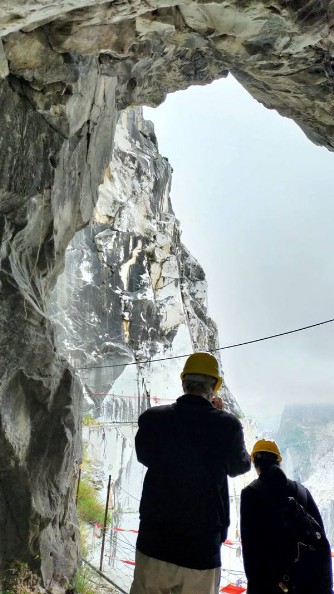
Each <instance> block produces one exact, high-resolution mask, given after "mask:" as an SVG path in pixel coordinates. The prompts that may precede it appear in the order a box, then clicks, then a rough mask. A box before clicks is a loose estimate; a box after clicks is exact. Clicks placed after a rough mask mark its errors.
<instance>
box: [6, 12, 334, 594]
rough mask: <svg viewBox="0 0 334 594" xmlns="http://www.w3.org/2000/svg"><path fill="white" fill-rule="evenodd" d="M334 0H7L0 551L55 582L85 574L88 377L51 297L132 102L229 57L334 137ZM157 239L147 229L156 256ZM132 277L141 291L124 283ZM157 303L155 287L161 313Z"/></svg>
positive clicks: (322, 137)
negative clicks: (80, 500)
mask: <svg viewBox="0 0 334 594" xmlns="http://www.w3.org/2000/svg"><path fill="white" fill-rule="evenodd" d="M333 7H334V3H333V2H332V1H327V2H315V1H312V0H310V1H309V2H299V1H294V0H290V1H289V2H282V1H278V0H272V1H270V2H269V1H268V2H267V1H261V2H260V1H257V0H253V1H252V2H250V1H247V0H234V1H218V0H217V1H216V2H214V1H213V2H206V1H204V0H203V2H201V1H195V0H184V1H183V2H177V1H175V0H164V1H163V0H160V1H159V0H148V1H146V2H143V1H142V0H133V1H131V2H130V1H128V0H115V1H113V2H110V1H109V2H95V1H94V2H93V1H89V0H74V1H71V2H70V1H67V0H64V1H61V2H57V3H54V2H51V0H41V2H39V3H38V4H36V3H35V2H26V1H25V0H13V1H12V2H3V3H2V4H1V7H0V79H1V81H0V234H1V246H0V283H1V293H0V323H1V333H0V374H1V385H0V417H1V429H0V439H1V444H2V448H1V471H2V472H3V473H4V474H3V476H4V477H5V480H4V481H3V483H4V487H3V491H2V492H1V493H2V494H1V497H0V524H1V535H2V541H1V542H2V545H1V549H0V566H1V567H2V566H4V565H6V563H7V562H8V560H9V559H13V558H16V559H19V560H24V561H27V562H28V563H29V564H30V565H32V566H34V567H36V569H37V571H40V573H41V575H42V580H43V583H44V585H46V584H47V585H48V587H49V589H51V590H52V588H53V589H56V587H60V588H64V587H65V586H64V585H62V580H63V577H62V576H65V577H66V578H67V577H71V575H72V573H73V570H74V567H75V565H76V562H77V542H76V529H75V516H74V515H73V506H72V492H73V488H74V480H75V472H76V464H77V462H76V461H77V460H78V459H80V447H81V446H80V431H79V427H80V410H81V406H80V398H81V382H79V381H78V379H77V376H76V374H75V373H74V372H73V370H72V368H71V367H70V365H69V364H68V362H67V361H66V360H65V359H64V358H63V357H62V356H61V355H60V353H59V352H57V350H56V349H55V342H54V335H53V332H54V331H53V326H52V325H51V324H50V321H49V319H48V315H47V313H46V304H47V301H48V297H49V295H50V292H51V291H52V289H54V287H55V285H56V282H57V277H58V275H59V273H60V272H61V271H62V269H63V267H64V255H65V251H66V248H67V247H68V245H69V243H70V241H71V240H72V239H73V237H74V235H75V233H76V232H77V231H80V230H81V233H82V229H84V228H85V227H86V226H87V224H88V223H89V221H90V220H91V218H92V214H93V211H94V208H95V205H96V202H97V198H98V188H99V185H100V183H101V181H102V179H103V175H104V174H105V175H106V176H107V178H108V171H107V168H108V167H109V164H110V162H112V152H113V144H114V134H115V127H116V122H117V120H118V115H119V112H120V111H121V110H123V109H124V108H126V107H128V106H129V105H131V106H135V105H140V104H144V103H145V104H149V105H157V104H159V103H160V102H161V101H162V100H163V99H164V97H165V96H166V94H167V93H168V92H171V91H174V90H176V89H185V88H187V87H188V86H189V85H191V84H206V83H209V82H211V81H212V80H214V79H216V78H219V77H224V76H226V75H227V74H228V72H231V73H232V74H233V75H234V76H235V77H236V78H237V79H238V80H239V81H240V82H241V83H242V84H243V85H244V87H245V88H246V89H247V90H248V91H249V92H250V93H251V94H252V95H253V96H254V97H255V98H256V99H257V100H259V101H261V102H262V103H263V104H264V105H266V106H267V107H269V108H272V109H277V110H278V111H279V113H281V114H282V115H285V116H287V117H291V118H293V119H294V120H295V121H296V122H297V124H298V125H299V126H301V128H302V129H303V130H304V132H305V133H306V134H307V136H308V137H309V138H310V139H311V140H312V141H313V142H315V143H318V144H321V145H323V146H326V147H327V148H329V149H330V150H332V149H333V146H334V125H333V124H334V116H333V92H332V87H333V22H334V19H333ZM126 152H127V151H126V149H125V151H124V153H126ZM105 172H107V173H105ZM138 207H139V204H137V205H136V206H135V207H134V208H135V209H136V208H138ZM109 216H110V214H108V212H105V211H104V210H102V212H101V217H102V218H100V219H96V221H95V222H94V225H96V230H97V235H98V234H99V231H98V226H99V225H101V226H100V227H99V229H100V233H102V236H100V239H99V249H98V252H99V254H100V256H99V258H101V260H99V261H100V262H103V257H104V258H109V259H110V261H111V266H112V257H111V256H107V255H106V254H107V251H106V244H107V243H108V241H109V240H108V239H107V238H106V236H104V235H103V233H104V231H107V234H108V233H109V232H110V231H109V230H108V229H107V228H103V226H104V225H105V223H106V219H105V218H104V217H107V218H108V217H109ZM111 216H113V214H112V215H111ZM122 233H123V235H122V240H124V241H125V243H124V258H125V260H124V261H126V258H127V257H128V256H129V254H130V252H131V253H132V252H133V250H134V249H136V247H138V246H139V243H136V242H137V239H138V241H139V239H140V237H141V233H138V234H137V238H133V239H131V241H130V238H129V237H127V238H126V230H125V229H123V230H122ZM119 237H120V236H119ZM78 240H79V238H78ZM85 241H86V240H85ZM115 241H116V240H115ZM117 241H119V240H117ZM110 242H111V239H110ZM131 242H132V243H131ZM94 243H95V241H94ZM97 243H98V242H97ZM116 248H117V249H118V250H119V251H120V253H121V250H122V248H121V246H120V245H118V246H116ZM147 248H148V246H147V245H146V244H142V246H141V248H140V250H141V252H142V256H143V255H144V254H146V252H147ZM117 249H116V252H117ZM180 249H181V248H180ZM140 250H139V251H138V254H139V253H140ZM153 257H154V258H159V257H160V256H159V254H158V255H157V254H154V255H153ZM180 260H181V261H184V262H187V261H188V256H187V254H186V253H185V254H184V255H183V256H182V258H180ZM156 264H157V267H156V270H158V269H159V266H161V262H160V263H159V262H156ZM136 266H137V269H139V268H138V267H140V266H141V260H140V257H139V256H138V258H136ZM191 266H193V263H192V264H191ZM102 269H103V270H104V271H105V270H107V266H102ZM153 269H154V261H153ZM120 274H121V273H120ZM122 274H123V277H124V279H125V277H126V274H125V269H123V271H122ZM116 276H117V275H116ZM116 276H115V278H116ZM130 276H131V274H130ZM130 276H129V275H128V277H127V278H128V279H129V278H130ZM184 276H185V277H186V276H187V273H185V275H184ZM127 282H128V281H127ZM124 289H125V293H132V292H135V291H134V290H133V289H132V287H130V286H129V285H127V284H126V283H125V285H124ZM126 297H127V299H125V300H124V301H123V303H122V304H121V305H119V308H120V309H119V311H120V314H121V316H122V317H121V320H122V321H121V322H119V324H121V330H122V332H124V331H125V329H126V328H128V332H129V336H128V338H129V341H130V340H131V341H132V340H133V339H134V338H133V334H131V332H132V330H131V324H130V327H129V324H127V322H128V321H130V320H129V319H126V317H124V316H125V314H129V315H132V322H134V320H135V318H136V315H138V308H137V305H136V300H135V299H132V300H131V299H128V295H126ZM156 301H158V300H157V299H156ZM131 307H132V309H131ZM156 307H157V306H156ZM127 308H130V310H131V311H128V309H127ZM192 308H193V309H194V306H193V305H192ZM156 311H158V308H157V310H154V307H153V305H149V299H148V300H147V309H146V310H145V312H146V315H147V319H148V320H149V322H150V321H152V320H153V319H154V316H156V315H158V314H156ZM189 311H190V310H189ZM136 312H137V313H136ZM195 314H196V316H198V312H197V311H195ZM102 318H103V316H102V315H101V321H103V320H102ZM167 318H168V316H167ZM138 323H139V321H138ZM170 323H171V322H170V318H169V319H168V320H167V321H166V336H165V340H166V341H169V340H170V339H171V336H172V334H173V331H174V330H168V328H169V325H170ZM133 327H135V323H133ZM152 328H154V323H153V322H152ZM169 332H171V333H169ZM153 337H154V333H153ZM153 342H154V340H153ZM124 344H125V347H126V348H125V347H124V349H122V353H121V363H122V364H123V362H124V352H125V351H126V349H128V348H129V343H124ZM166 344H167V342H166V343H165V345H166ZM135 347H136V349H137V347H138V345H135ZM139 348H141V347H140V345H139ZM155 348H156V347H154V349H155ZM159 348H160V347H159ZM108 349H109V350H108ZM108 349H107V356H108V357H109V359H111V358H112V355H113V353H114V352H115V351H114V350H113V347H112V346H110V347H108ZM132 352H133V351H132ZM129 356H130V357H131V356H132V354H131V353H130V355H129ZM101 357H102V355H101ZM122 357H123V358H122ZM96 358H98V356H96ZM83 359H84V357H83V355H80V356H79V355H78V361H79V360H80V361H81V360H83ZM113 361H114V359H113ZM88 379H89V382H91V379H90V378H88ZM88 379H87V382H86V383H87V386H89V385H93V387H94V385H95V384H94V382H93V383H92V384H90V383H88ZM108 382H109V380H108V381H106V382H105V385H106V387H108V385H109V383H108ZM94 389H95V388H94ZM101 391H103V390H101Z"/></svg>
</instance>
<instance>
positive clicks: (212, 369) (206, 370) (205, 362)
mask: <svg viewBox="0 0 334 594" xmlns="http://www.w3.org/2000/svg"><path fill="white" fill-rule="evenodd" d="M188 373H198V374H200V375H209V376H210V377H214V378H216V380H217V383H216V385H215V387H214V390H213V391H214V392H218V390H219V388H220V387H221V385H222V383H223V378H222V377H221V375H219V366H218V361H217V359H216V358H215V357H214V356H213V355H210V353H193V354H192V355H190V357H188V359H187V360H186V362H185V365H184V368H183V371H182V373H181V380H183V379H184V376H185V375H187V374H188Z"/></svg>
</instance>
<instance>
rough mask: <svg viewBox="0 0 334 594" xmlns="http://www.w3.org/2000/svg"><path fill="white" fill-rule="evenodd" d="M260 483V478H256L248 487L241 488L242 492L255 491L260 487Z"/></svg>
mask: <svg viewBox="0 0 334 594" xmlns="http://www.w3.org/2000/svg"><path fill="white" fill-rule="evenodd" d="M258 485H259V483H258V479H254V480H253V481H252V482H251V483H249V485H246V487H244V488H243V489H241V493H253V491H254V490H255V489H257V488H258Z"/></svg>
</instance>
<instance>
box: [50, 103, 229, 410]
mask: <svg viewBox="0 0 334 594" xmlns="http://www.w3.org/2000/svg"><path fill="white" fill-rule="evenodd" d="M171 181H172V168H171V166H170V164H169V162H168V160H167V159H166V158H164V157H163V156H161V155H160V154H159V151H158V146H157V141H156V137H155V133H154V128H153V124H152V123H151V122H148V121H145V120H144V119H143V115H142V110H141V109H139V108H137V109H136V110H133V109H129V110H126V111H124V112H123V113H122V114H121V116H120V118H119V121H118V124H117V127H116V132H115V136H114V150H113V154H112V158H111V162H110V164H109V165H108V167H107V168H106V172H105V179H104V182H103V184H102V185H101V186H100V190H99V198H98V202H97V205H96V207H95V210H94V214H93V217H92V221H91V224H90V225H89V226H88V227H86V228H85V229H83V230H82V231H79V232H78V233H77V234H76V236H75V237H74V238H73V240H72V241H71V243H70V245H69V247H68V249H67V254H66V261H65V270H64V272H63V274H61V275H60V277H59V279H58V282H57V285H56V288H55V290H54V291H53V293H52V298H51V302H50V309H49V312H50V316H51V318H52V320H53V322H54V325H55V329H56V344H57V348H58V351H59V352H60V353H61V354H63V355H64V357H66V359H67V360H69V361H70V363H71V364H72V365H73V367H75V368H76V369H77V373H78V376H79V377H80V379H81V382H82V385H83V389H84V392H85V395H86V396H87V398H86V404H85V408H86V410H87V411H88V410H89V411H90V413H91V414H92V415H93V416H94V417H96V418H98V419H99V420H101V421H113V422H117V421H123V422H124V421H127V422H136V421H137V418H138V414H139V413H140V411H141V409H142V408H143V407H144V408H146V407H147V406H151V405H153V404H154V403H155V402H156V401H157V400H158V401H159V402H162V403H163V402H165V401H166V403H167V401H168V400H173V401H174V400H175V398H176V397H177V396H179V395H180V393H181V390H182V388H181V382H180V372H181V370H182V367H183V365H184V362H185V358H184V357H183V356H184V355H187V354H189V353H191V352H192V351H193V350H209V351H214V350H215V349H217V348H218V346H219V345H218V333H217V328H216V325H215V323H214V322H213V320H212V319H211V318H210V317H209V316H208V313H207V283H206V279H205V274H204V271H203V269H202V268H201V266H200V264H199V263H198V262H197V261H196V260H195V259H194V258H193V257H192V256H191V254H190V253H189V252H188V250H187V249H186V247H185V246H184V245H183V243H182V241H181V229H180V224H179V221H178V220H177V219H176V217H175V215H174V212H173V208H172V205H171V202H170V196H169V192H170V186H171ZM217 357H219V353H217ZM148 359H153V362H152V363H150V364H147V363H146V361H147V360H148ZM155 359H157V361H155ZM160 359H163V360H160ZM222 396H223V397H224V401H225V405H226V406H227V408H229V409H230V410H232V411H233V412H236V413H238V414H239V413H240V409H239V407H238V405H237V404H236V402H235V401H234V399H233V397H232V396H231V394H230V392H229V390H228V388H227V387H226V386H224V388H223V390H222ZM88 403H90V409H89V407H88ZM138 407H139V408H138ZM122 411H123V412H122Z"/></svg>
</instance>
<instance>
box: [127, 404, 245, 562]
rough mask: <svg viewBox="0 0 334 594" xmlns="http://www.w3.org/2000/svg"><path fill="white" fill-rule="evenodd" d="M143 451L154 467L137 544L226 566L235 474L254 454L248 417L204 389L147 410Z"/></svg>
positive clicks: (139, 448)
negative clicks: (223, 550) (217, 403)
mask: <svg viewBox="0 0 334 594" xmlns="http://www.w3.org/2000/svg"><path fill="white" fill-rule="evenodd" d="M138 423H139V430H138V433H137V435H136V452H137V457H138V460H139V462H141V463H142V464H144V465H145V466H147V468H148V470H147V473H146V476H145V480H144V486H143V494H142V498H141V503H140V528H139V535H138V540H137V548H138V550H139V551H141V552H142V553H144V554H146V555H149V556H150V557H155V558H156V559H161V560H163V561H167V562H169V563H174V564H176V565H180V566H183V567H189V568H193V569H212V568H214V567H219V566H220V564H221V562H220V547H221V542H222V541H223V540H225V538H226V535H227V528H228V525H229V498H228V485H227V475H229V476H237V475H239V474H243V473H244V472H247V471H248V470H249V468H250V460H249V456H248V454H247V451H246V449H245V445H244V437H243V430H242V426H241V423H240V421H239V420H238V419H237V418H236V417H235V416H234V415H232V414H229V413H226V412H223V411H220V410H218V409H217V408H215V407H214V406H213V405H212V404H211V403H210V402H209V401H208V400H206V399H205V398H203V397H202V396H191V395H184V396H181V397H180V398H178V399H177V401H176V403H174V404H172V405H168V406H157V407H153V408H150V409H148V410H147V411H145V412H144V413H143V414H142V415H141V416H140V417H139V422H138Z"/></svg>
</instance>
